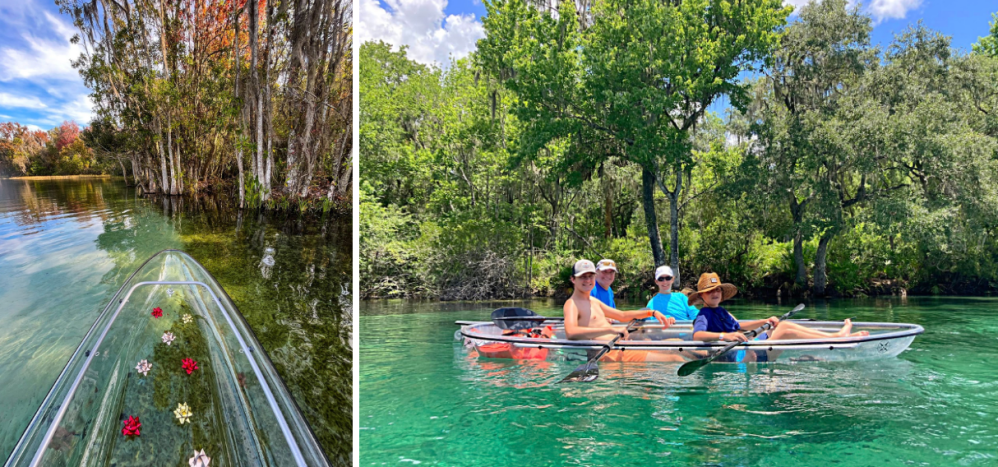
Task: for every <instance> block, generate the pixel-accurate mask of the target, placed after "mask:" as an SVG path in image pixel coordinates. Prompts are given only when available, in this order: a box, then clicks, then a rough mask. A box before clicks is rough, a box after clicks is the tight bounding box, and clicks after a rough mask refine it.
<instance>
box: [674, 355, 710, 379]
mask: <svg viewBox="0 0 998 467" xmlns="http://www.w3.org/2000/svg"><path fill="white" fill-rule="evenodd" d="M707 363H710V359H707V358H705V359H703V360H693V361H692V362H686V363H684V364H683V366H681V367H679V376H689V375H692V374H693V373H694V372H696V371H697V370H699V369H700V367H702V366H704V365H706V364H707Z"/></svg>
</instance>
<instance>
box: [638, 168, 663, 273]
mask: <svg viewBox="0 0 998 467" xmlns="http://www.w3.org/2000/svg"><path fill="white" fill-rule="evenodd" d="M641 202H642V204H643V205H644V208H645V224H646V225H647V226H648V241H649V242H651V253H652V258H654V260H655V266H656V267H658V266H662V265H664V264H665V251H663V250H662V239H661V238H660V237H659V235H658V217H657V216H656V215H655V174H654V173H653V172H652V171H651V170H648V169H647V168H645V167H642V168H641Z"/></svg>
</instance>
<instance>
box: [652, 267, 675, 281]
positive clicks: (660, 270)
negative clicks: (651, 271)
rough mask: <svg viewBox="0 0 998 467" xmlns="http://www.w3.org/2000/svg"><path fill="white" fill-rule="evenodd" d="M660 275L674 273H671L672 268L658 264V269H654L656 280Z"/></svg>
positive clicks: (672, 275)
mask: <svg viewBox="0 0 998 467" xmlns="http://www.w3.org/2000/svg"><path fill="white" fill-rule="evenodd" d="M662 276H671V277H676V275H675V274H673V273H672V268H670V267H668V266H659V267H658V269H656V270H655V280H658V278H659V277H662Z"/></svg>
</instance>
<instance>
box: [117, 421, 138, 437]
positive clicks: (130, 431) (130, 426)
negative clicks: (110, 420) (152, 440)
mask: <svg viewBox="0 0 998 467" xmlns="http://www.w3.org/2000/svg"><path fill="white" fill-rule="evenodd" d="M122 423H124V424H125V427H124V428H122V429H121V434H123V435H125V436H139V435H141V434H142V433H140V432H139V428H140V427H142V423H139V417H133V416H129V417H128V419H127V420H125V421H124V422H122Z"/></svg>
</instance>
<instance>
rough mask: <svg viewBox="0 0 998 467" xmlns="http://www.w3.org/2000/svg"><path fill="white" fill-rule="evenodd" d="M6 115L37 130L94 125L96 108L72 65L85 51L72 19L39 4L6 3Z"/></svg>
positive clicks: (1, 23) (0, 9)
mask: <svg viewBox="0 0 998 467" xmlns="http://www.w3.org/2000/svg"><path fill="white" fill-rule="evenodd" d="M0 3H3V5H0V28H2V31H0V38H2V39H0V89H2V90H3V92H0V112H2V113H4V114H6V115H12V116H14V118H11V120H16V121H19V122H20V123H21V124H30V125H32V126H35V127H39V126H40V127H46V126H53V125H58V124H61V123H62V122H63V121H64V120H75V121H76V122H77V123H79V124H81V125H86V124H88V123H89V122H90V119H91V118H92V116H93V111H92V108H93V105H92V104H93V103H92V102H91V101H90V98H89V97H88V96H87V94H89V90H88V89H87V88H86V87H85V86H84V85H83V80H82V78H81V77H80V75H79V73H78V71H77V70H76V69H74V68H73V67H72V63H71V62H72V61H73V60H76V59H78V58H79V56H80V54H81V53H82V52H83V47H82V46H80V45H78V44H72V43H71V42H70V38H72V37H73V35H75V34H76V33H77V31H76V28H75V27H74V26H73V25H72V22H71V21H70V20H69V18H67V17H65V16H60V15H59V13H58V12H57V11H56V9H55V8H54V7H53V6H52V5H51V4H48V3H43V2H42V1H39V0H16V1H11V2H7V1H4V0H0Z"/></svg>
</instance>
